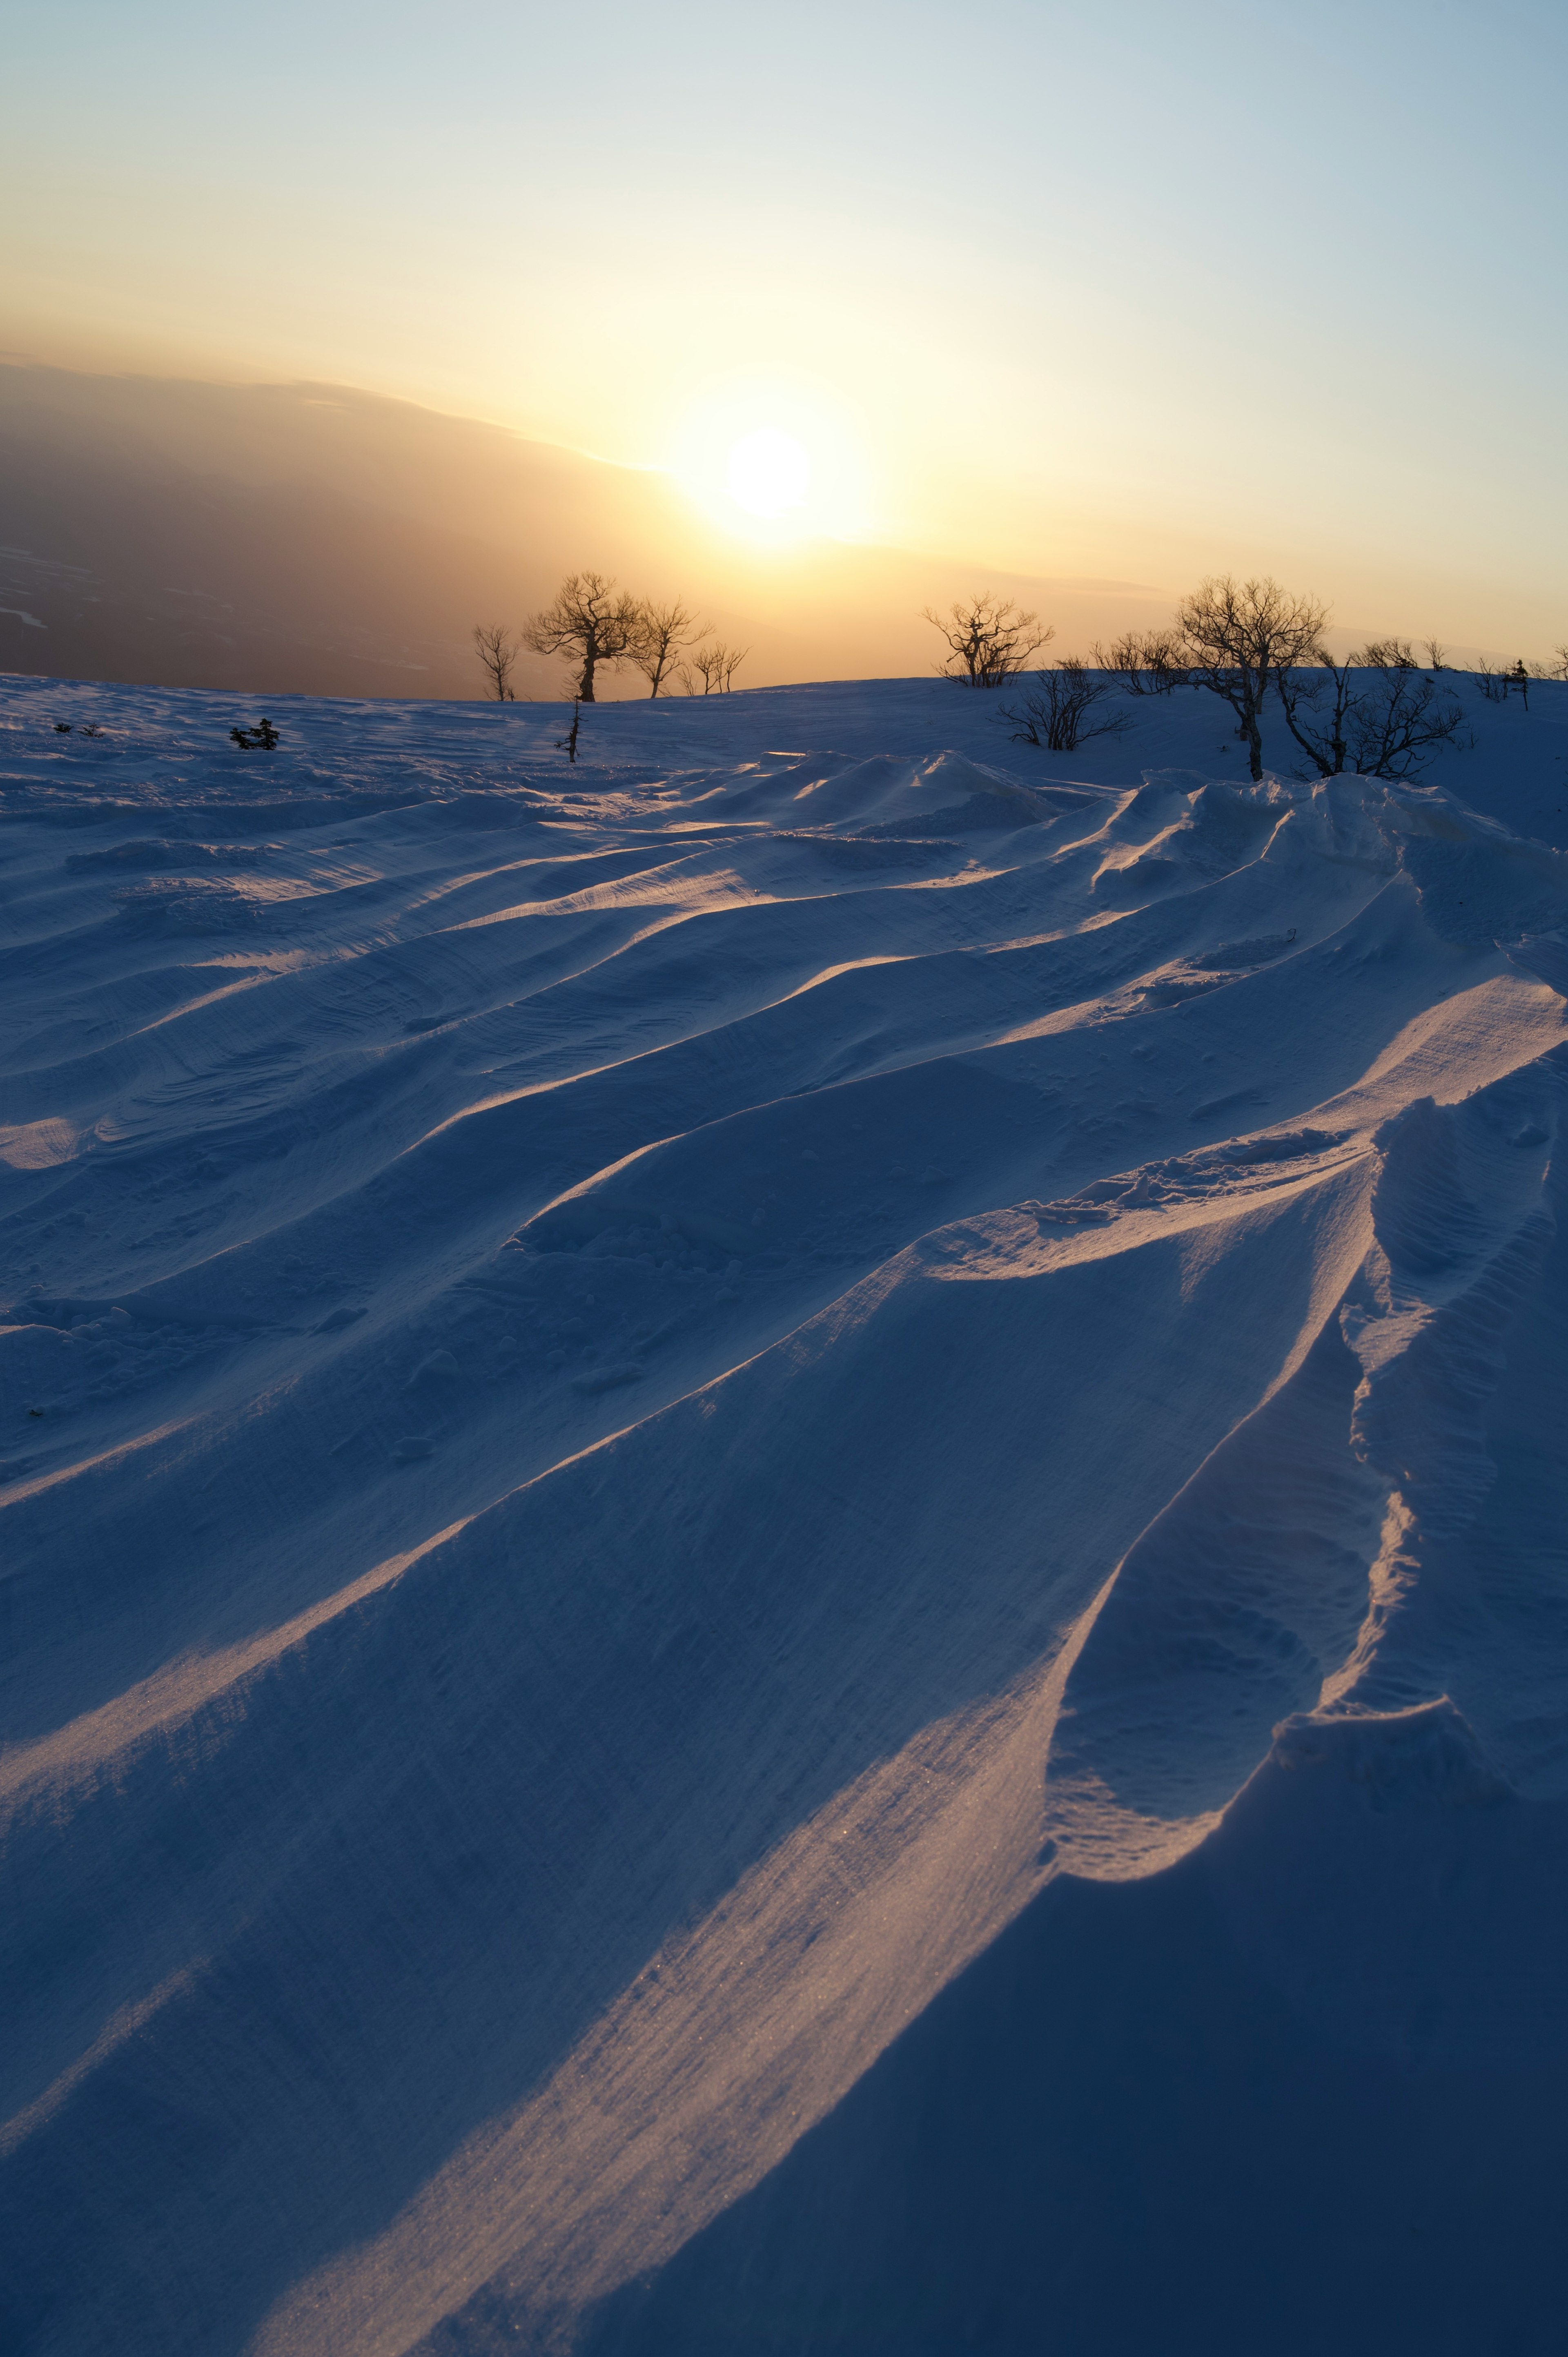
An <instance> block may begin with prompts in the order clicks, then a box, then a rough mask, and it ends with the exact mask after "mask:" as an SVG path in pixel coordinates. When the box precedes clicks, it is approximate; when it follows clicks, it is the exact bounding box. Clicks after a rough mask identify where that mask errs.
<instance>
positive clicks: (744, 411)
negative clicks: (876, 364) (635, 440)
mask: <svg viewBox="0 0 1568 2357" xmlns="http://www.w3.org/2000/svg"><path fill="white" fill-rule="evenodd" d="M668 463H669V465H670V467H671V472H672V473H673V474H674V476H675V478H676V479H677V480H678V481H679V482H680V484H681V485H682V489H683V490H685V491H686V493H687V494H688V496H689V497H690V498H691V499H693V500H695V501H696V503H697V505H698V506H699V507H700V508H702V509H703V511H705V512H706V514H707V515H708V516H709V517H710V518H711V519H712V521H713V522H714V523H717V524H720V525H722V526H724V527H725V530H727V531H729V532H732V533H739V534H741V535H742V537H744V538H745V539H747V540H750V541H752V542H754V543H756V544H758V545H759V546H762V547H783V546H786V545H788V544H791V543H798V542H800V541H802V540H807V539H833V540H858V539H861V538H863V537H865V534H866V533H867V530H868V527H869V525H870V521H871V519H870V512H869V502H868V468H867V465H866V460H865V433H864V429H863V427H862V424H861V421H860V419H859V416H858V414H856V413H855V411H854V409H853V408H852V407H851V405H850V404H848V403H846V402H845V401H844V400H843V397H842V396H841V395H840V394H839V393H837V392H836V391H835V390H834V389H833V388H832V387H831V386H829V385H827V384H824V383H823V382H822V381H821V380H820V379H817V378H814V377H810V376H808V375H806V374H805V373H804V371H801V372H799V373H796V372H793V371H778V372H774V371H760V370H759V371H746V372H745V373H743V374H740V375H737V376H735V377H730V378H726V379H723V380H720V381H717V382H709V383H708V384H707V385H705V386H703V388H701V389H700V390H698V391H695V392H693V393H692V394H691V395H689V397H688V405H687V406H686V407H685V409H684V412H683V414H682V415H681V416H680V418H679V421H678V423H677V424H676V425H675V427H674V430H673V432H672V434H671V447H670V453H669V460H668Z"/></svg>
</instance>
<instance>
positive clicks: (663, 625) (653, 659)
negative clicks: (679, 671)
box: [630, 597, 711, 696]
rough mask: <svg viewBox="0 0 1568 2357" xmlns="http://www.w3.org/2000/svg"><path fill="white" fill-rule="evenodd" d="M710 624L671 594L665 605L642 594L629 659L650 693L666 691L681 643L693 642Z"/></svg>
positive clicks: (655, 693) (705, 634)
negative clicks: (668, 601)
mask: <svg viewBox="0 0 1568 2357" xmlns="http://www.w3.org/2000/svg"><path fill="white" fill-rule="evenodd" d="M710 629H711V625H710V624H708V623H706V622H703V623H702V624H699V623H698V620H697V618H696V616H695V614H693V612H692V611H691V609H690V608H688V607H686V606H683V605H682V603H681V600H680V599H679V597H672V598H671V600H670V603H669V604H668V605H666V606H660V605H657V604H656V603H655V602H654V600H653V599H652V598H651V597H645V598H644V599H643V601H642V604H641V606H640V607H639V609H638V621H637V631H636V635H635V636H634V638H633V640H632V642H631V650H630V652H631V660H632V662H634V663H635V664H636V665H637V668H638V670H639V672H640V673H642V676H643V678H644V679H645V680H646V681H647V682H648V693H649V694H650V696H654V695H659V694H662V693H664V692H665V682H666V681H667V680H668V679H670V678H671V677H672V676H674V675H675V670H676V663H675V659H676V657H677V656H678V655H679V653H680V652H681V650H682V647H689V646H693V645H695V644H696V642H697V641H698V640H700V639H705V638H706V637H707V636H708V635H709V631H710Z"/></svg>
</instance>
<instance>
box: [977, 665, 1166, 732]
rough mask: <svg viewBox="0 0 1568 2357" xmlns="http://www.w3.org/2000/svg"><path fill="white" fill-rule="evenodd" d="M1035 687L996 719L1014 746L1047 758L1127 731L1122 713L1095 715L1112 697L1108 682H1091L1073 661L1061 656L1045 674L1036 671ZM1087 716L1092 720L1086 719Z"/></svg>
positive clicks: (1129, 717) (1128, 721) (1113, 691)
mask: <svg viewBox="0 0 1568 2357" xmlns="http://www.w3.org/2000/svg"><path fill="white" fill-rule="evenodd" d="M1035 678H1036V681H1037V683H1038V684H1037V685H1036V688H1035V689H1034V690H1033V692H1032V693H1031V694H1027V695H1026V696H1024V697H1023V698H1022V699H1021V701H1020V702H1019V703H1017V704H1015V705H1012V704H1004V705H1003V706H1002V708H1001V710H1000V711H999V712H998V714H997V716H996V717H997V719H998V721H999V722H1001V723H1002V724H1003V725H1004V726H1006V727H1008V728H1009V729H1010V730H1011V732H1012V736H1013V741H1014V743H1015V745H1038V746H1039V747H1041V748H1042V749H1043V750H1045V751H1046V752H1048V753H1076V752H1077V750H1078V748H1079V746H1080V745H1087V744H1088V742H1089V741H1090V737H1120V736H1121V735H1122V732H1123V730H1125V729H1127V728H1130V727H1131V726H1132V725H1133V720H1132V715H1131V714H1130V713H1126V712H1106V711H1103V710H1102V709H1101V707H1102V706H1103V705H1104V703H1105V701H1106V699H1107V697H1109V696H1112V695H1114V694H1116V688H1115V685H1114V683H1113V682H1112V681H1111V680H1109V679H1097V678H1096V677H1095V675H1094V673H1092V672H1091V671H1090V669H1089V667H1088V665H1087V664H1086V663H1083V662H1080V661H1079V658H1078V657H1077V656H1076V655H1064V656H1063V657H1062V658H1061V660H1060V661H1059V662H1058V663H1057V664H1056V666H1055V668H1054V669H1053V670H1051V671H1037V672H1036V673H1035ZM1091 716H1092V717H1091Z"/></svg>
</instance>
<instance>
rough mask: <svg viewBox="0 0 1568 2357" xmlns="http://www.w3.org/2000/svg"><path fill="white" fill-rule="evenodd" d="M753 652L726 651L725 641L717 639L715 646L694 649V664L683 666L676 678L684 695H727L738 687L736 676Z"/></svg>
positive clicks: (739, 649)
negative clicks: (735, 684)
mask: <svg viewBox="0 0 1568 2357" xmlns="http://www.w3.org/2000/svg"><path fill="white" fill-rule="evenodd" d="M750 651H751V650H750V648H749V647H726V646H725V642H724V640H722V639H715V640H714V642H713V644H712V646H697V647H695V648H693V651H692V660H691V662H689V663H682V666H681V669H680V671H679V673H677V674H676V675H677V677H678V678H679V680H680V683H681V688H682V694H686V695H728V694H730V692H731V690H732V688H733V686H734V683H735V675H736V672H737V671H738V670H739V669H740V667H741V665H742V663H743V662H745V661H746V656H747V655H748V654H749V653H750Z"/></svg>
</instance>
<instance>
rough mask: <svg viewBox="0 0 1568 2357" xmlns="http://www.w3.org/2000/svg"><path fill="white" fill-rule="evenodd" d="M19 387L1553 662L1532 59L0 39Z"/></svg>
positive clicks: (141, 13)
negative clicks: (273, 387)
mask: <svg viewBox="0 0 1568 2357" xmlns="http://www.w3.org/2000/svg"><path fill="white" fill-rule="evenodd" d="M8 15H9V23H8V25H7V27H6V30H5V52H6V60H7V70H6V76H5V85H6V87H5V100H4V108H5V117H4V119H5V142H4V150H5V160H4V165H3V167H0V170H3V175H4V179H3V184H0V194H3V197H4V202H5V216H6V220H7V223H8V232H7V237H6V239H5V260H4V263H3V264H0V293H3V296H4V300H5V328H4V330H3V340H4V342H5V346H6V348H7V349H8V350H9V351H10V352H11V353H12V354H22V355H27V356H29V357H36V358H39V359H49V360H55V361H66V362H68V363H70V364H72V365H81V366H103V365H106V364H107V365H112V366H114V367H127V366H129V367H134V368H136V369H139V370H145V371H156V372H158V373H189V374H199V375H207V376H215V375H222V376H239V377H244V378H291V379H292V378H298V377H312V378H324V379H331V380H335V381H342V382H350V383H354V384H358V385H362V386H365V387H368V388H370V389H372V390H375V391H380V392H384V393H397V394H402V395H405V396H407V397H410V398H413V399H415V400H419V401H423V402H425V403H429V404H433V405H435V406H437V407H440V408H443V409H447V410H452V411H457V412H461V413H464V414H475V415H479V416H484V417H488V418H490V419H494V420H499V421H501V422H504V423H506V424H509V425H516V426H519V427H521V429H523V430H524V431H526V432H527V433H529V434H532V435H535V436H542V437H543V438H545V439H548V440H551V441H558V442H564V443H567V444H570V445H572V446H574V447H577V448H579V449H586V450H590V451H593V452H595V453H597V454H599V455H602V456H605V457H613V458H617V459H620V460H627V461H631V462H634V463H638V464H645V465H669V464H677V465H680V466H682V468H686V469H687V470H688V471H689V472H690V473H692V475H693V479H697V478H700V477H701V475H702V473H703V468H704V466H708V467H710V468H712V467H715V466H717V465H718V463H719V462H720V460H721V459H722V456H723V450H724V447H726V446H727V441H728V440H729V439H731V438H733V436H734V435H735V434H736V432H739V431H743V430H746V428H748V427H750V426H752V425H783V426H784V427H785V428H786V430H790V431H797V432H798V433H799V434H800V437H801V438H802V439H803V440H805V441H806V442H807V444H808V446H809V447H811V449H812V451H813V454H814V456H815V457H816V459H817V462H818V469H819V475H818V490H819V493H820V495H821V500H822V513H821V515H820V517H819V519H818V520H819V521H821V522H823V523H825V524H826V525H828V526H829V527H830V528H833V529H836V530H839V531H841V532H843V533H846V534H851V535H853V534H860V535H862V536H868V537H875V538H877V539H886V540H891V541H895V542H897V543H900V544H908V545H912V546H920V547H926V548H932V549H937V550H940V551H943V552H948V553H951V554H961V555H963V556H964V557H966V558H972V559H973V560H974V561H975V562H976V563H977V564H982V565H983V564H987V563H989V564H992V565H1006V566H1009V567H1012V568H1015V569H1017V570H1020V571H1026V572H1030V573H1036V574H1045V575H1049V576H1087V577H1091V578H1114V579H1118V580H1127V581H1138V582H1141V583H1147V584H1150V585H1153V586H1155V587H1158V588H1160V589H1161V590H1165V589H1166V588H1172V589H1176V588H1180V587H1184V586H1185V585H1186V583H1187V580H1188V578H1189V577H1191V576H1194V575H1196V574H1197V573H1199V572H1203V571H1208V570H1212V569H1216V568H1236V569H1250V568H1257V567H1263V568H1267V569H1270V570H1273V571H1274V572H1276V573H1278V574H1280V575H1281V576H1283V577H1284V578H1285V579H1287V580H1288V581H1290V582H1291V583H1293V584H1294V585H1299V586H1302V587H1312V588H1315V589H1316V590H1317V591H1319V592H1320V593H1321V594H1323V595H1326V596H1327V597H1330V598H1331V599H1332V601H1333V603H1334V605H1335V608H1336V611H1337V616H1338V618H1339V619H1340V620H1341V621H1343V622H1347V623H1349V624H1352V625H1358V626H1362V627H1365V628H1368V629H1388V628H1402V629H1404V630H1409V631H1411V632H1412V633H1413V634H1416V635H1423V634H1425V633H1426V632H1428V631H1430V630H1435V631H1437V632H1438V633H1439V634H1440V635H1443V636H1444V637H1447V638H1450V639H1452V640H1457V641H1459V642H1461V643H1470V642H1475V643H1479V644H1484V645H1487V646H1492V645H1496V646H1498V647H1499V648H1502V649H1504V650H1505V651H1512V650H1513V648H1514V647H1515V645H1516V643H1517V644H1518V645H1520V646H1523V647H1524V648H1525V649H1526V651H1529V652H1531V653H1537V652H1541V653H1544V652H1545V651H1547V650H1548V649H1549V648H1550V646H1552V644H1554V643H1555V642H1556V641H1558V640H1563V639H1568V557H1565V555H1564V540H1565V533H1564V526H1565V524H1568V515H1565V512H1564V509H1565V501H1564V498H1563V490H1564V462H1563V455H1562V448H1563V431H1562V406H1563V384H1564V363H1565V361H1568V333H1565V329H1564V318H1563V262H1562V255H1561V243H1562V236H1563V221H1564V217H1565V209H1564V201H1563V199H1564V193H1565V192H1564V185H1563V184H1564V179H1565V178H1568V167H1565V164H1564V145H1565V143H1564V138H1563V129H1562V119H1563V106H1564V100H1565V96H1568V77H1565V73H1564V68H1565V65H1568V15H1565V13H1564V12H1563V9H1562V8H1561V7H1560V6H1559V7H1555V8H1549V7H1547V6H1546V5H1534V0H1529V5H1493V6H1489V7H1487V8H1485V9H1482V8H1478V7H1468V8H1465V7H1458V6H1453V5H1423V6H1415V5H1376V0H1372V4H1371V5H1359V6H1355V7H1351V6H1348V5H1337V0H1330V5H1326V6H1318V7H1316V8H1312V9H1309V10H1308V9H1299V8H1287V7H1284V6H1283V5H1225V4H1224V0H1196V5H1172V0H1163V5H1150V0H1121V5H1119V6H1117V7H1114V8H1111V7H1105V6H1100V7H1096V8H1093V9H1090V8H1086V7H1078V8H1067V7H1062V6H1058V5H1049V0H1046V5H1039V0H1036V5H1008V0H999V5H993V7H992V8H990V9H989V10H988V11H986V12H985V13H984V14H983V16H975V15H974V14H973V13H972V12H960V11H957V10H955V9H953V8H951V7H950V6H947V7H941V8H939V7H936V6H932V5H925V0H899V5H897V6H894V5H865V0H839V5H832V6H829V5H819V0H806V5H795V6H792V7H789V8H782V7H780V8H771V9H763V8H760V7H755V6H753V7H747V6H745V5H741V6H739V7H735V6H725V7H722V8H721V7H718V6H714V5H693V6H688V7H686V8H683V9H680V10H669V9H660V10H654V9H650V8H647V7H641V8H633V7H629V6H625V5H618V0H600V5H597V6H596V7H595V8H593V9H591V10H590V9H587V8H583V7H576V8H573V9H569V10H567V9H549V10H547V9H544V8H542V7H539V6H534V5H509V6H507V7H505V8H499V7H495V8H488V7H479V8H476V9H473V10H470V11H467V12H464V11H460V10H455V9H452V8H451V7H449V6H441V7H437V6H434V5H426V0H413V4H411V0H403V5H378V6H374V7H372V6H368V5H358V0H355V5H343V0H312V5H302V0H274V5H270V6H268V7H266V8H264V9H262V8H247V9H241V8H238V7H233V6H221V5H220V6H214V5H212V0H201V5H188V0H180V4H179V5H171V0H138V5H136V6H135V7H134V8H132V7H130V6H127V5H124V0H118V5H111V0H50V5H49V6H48V8H47V9H45V8H41V7H38V6H37V5H28V6H27V8H26V9H23V8H22V7H20V6H17V5H16V0H11V5H10V8H9V11H8Z"/></svg>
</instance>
